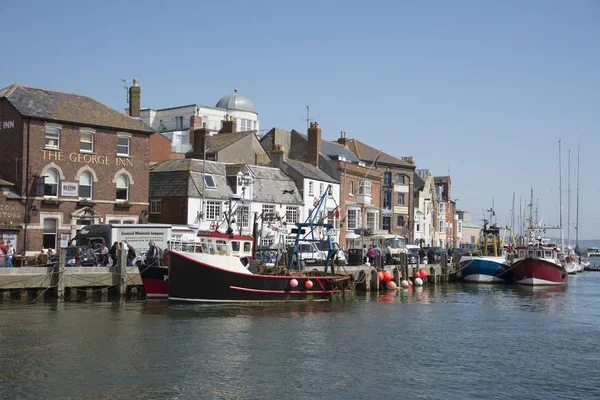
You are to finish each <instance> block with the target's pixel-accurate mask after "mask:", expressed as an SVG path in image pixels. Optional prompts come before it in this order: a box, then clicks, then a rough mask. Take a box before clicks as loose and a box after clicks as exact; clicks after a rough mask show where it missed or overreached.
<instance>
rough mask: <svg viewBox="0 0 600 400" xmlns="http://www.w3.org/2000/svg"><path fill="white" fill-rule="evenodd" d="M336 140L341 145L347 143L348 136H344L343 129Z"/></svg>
mask: <svg viewBox="0 0 600 400" xmlns="http://www.w3.org/2000/svg"><path fill="white" fill-rule="evenodd" d="M337 142H338V143H339V144H341V145H342V146H346V145H347V144H348V138H347V137H346V132H344V131H341V132H340V137H339V139H338V140H337Z"/></svg>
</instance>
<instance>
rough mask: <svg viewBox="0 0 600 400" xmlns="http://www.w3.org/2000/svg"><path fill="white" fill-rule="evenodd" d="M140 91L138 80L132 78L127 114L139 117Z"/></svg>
mask: <svg viewBox="0 0 600 400" xmlns="http://www.w3.org/2000/svg"><path fill="white" fill-rule="evenodd" d="M140 92H141V89H140V87H139V86H138V80H137V79H136V78H133V86H131V87H130V88H129V116H130V117H133V118H139V117H140Z"/></svg>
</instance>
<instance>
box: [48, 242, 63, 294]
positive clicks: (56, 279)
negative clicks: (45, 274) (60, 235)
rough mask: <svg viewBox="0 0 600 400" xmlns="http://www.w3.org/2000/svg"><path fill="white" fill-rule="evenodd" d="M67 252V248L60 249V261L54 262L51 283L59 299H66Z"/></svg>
mask: <svg viewBox="0 0 600 400" xmlns="http://www.w3.org/2000/svg"><path fill="white" fill-rule="evenodd" d="M66 258H67V253H66V250H65V249H60V251H59V253H58V262H57V263H54V264H53V268H52V279H51V280H50V285H51V287H52V288H53V292H54V296H55V297H56V298H57V299H58V300H64V297H65V277H64V276H63V274H64V273H65V262H66Z"/></svg>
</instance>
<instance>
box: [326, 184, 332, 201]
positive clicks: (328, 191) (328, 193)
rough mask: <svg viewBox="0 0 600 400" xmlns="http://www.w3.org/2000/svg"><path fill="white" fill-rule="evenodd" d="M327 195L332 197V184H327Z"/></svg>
mask: <svg viewBox="0 0 600 400" xmlns="http://www.w3.org/2000/svg"><path fill="white" fill-rule="evenodd" d="M327 196H329V198H330V199H331V198H333V185H327Z"/></svg>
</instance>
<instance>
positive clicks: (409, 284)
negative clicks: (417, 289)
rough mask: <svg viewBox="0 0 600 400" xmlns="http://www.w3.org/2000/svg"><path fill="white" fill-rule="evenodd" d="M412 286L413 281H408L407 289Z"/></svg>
mask: <svg viewBox="0 0 600 400" xmlns="http://www.w3.org/2000/svg"><path fill="white" fill-rule="evenodd" d="M412 285H413V281H411V280H410V279H409V280H408V287H412Z"/></svg>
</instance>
